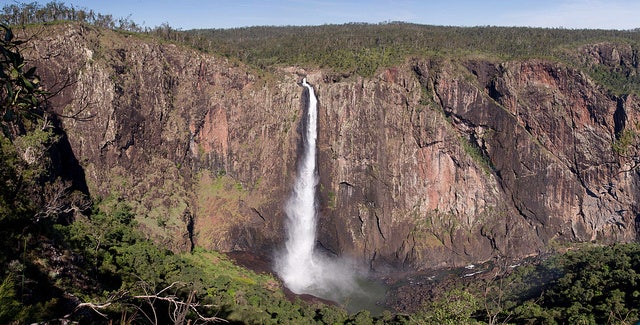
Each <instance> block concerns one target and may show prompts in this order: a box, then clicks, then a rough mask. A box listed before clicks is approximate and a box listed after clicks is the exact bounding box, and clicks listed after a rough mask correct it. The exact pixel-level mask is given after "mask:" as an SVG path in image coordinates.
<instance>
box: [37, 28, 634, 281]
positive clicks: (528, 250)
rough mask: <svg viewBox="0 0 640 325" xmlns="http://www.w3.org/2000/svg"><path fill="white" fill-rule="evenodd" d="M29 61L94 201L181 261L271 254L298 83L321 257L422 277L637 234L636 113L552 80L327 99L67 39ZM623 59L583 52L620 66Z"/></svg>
mask: <svg viewBox="0 0 640 325" xmlns="http://www.w3.org/2000/svg"><path fill="white" fill-rule="evenodd" d="M33 46H34V48H36V49H37V50H38V51H40V53H57V54H56V55H47V56H36V55H35V54H34V56H33V60H35V61H36V62H35V63H36V64H37V65H39V66H40V67H41V68H39V69H40V72H41V73H42V74H43V77H44V79H45V80H44V81H45V82H48V83H49V84H53V83H55V82H56V81H63V80H66V77H67V76H68V77H69V78H70V80H72V81H73V83H71V84H70V85H69V86H68V87H67V88H65V89H64V91H62V93H61V94H60V95H59V96H58V97H57V99H55V100H54V102H53V105H54V106H55V108H56V109H57V110H58V111H59V112H64V113H65V114H67V115H71V114H74V113H77V112H80V114H79V116H83V117H89V118H88V119H86V120H77V119H75V120H74V119H63V123H64V127H65V130H66V132H67V135H68V138H69V142H70V144H71V146H72V149H73V151H74V153H75V155H76V157H77V158H78V160H79V161H80V163H81V165H82V166H83V168H84V171H85V175H86V177H87V183H88V184H89V188H90V191H91V194H92V195H93V196H95V197H99V196H103V197H104V196H108V195H116V196H119V197H122V198H123V199H125V200H127V201H130V202H132V204H133V205H134V210H135V211H136V212H137V215H138V219H139V222H140V224H141V226H142V227H143V228H144V229H145V231H146V232H147V233H148V234H149V236H151V237H152V238H154V239H155V240H156V241H157V242H158V243H162V244H164V245H166V246H167V247H169V248H171V249H174V250H186V249H189V248H190V247H191V245H192V244H195V245H196V246H203V247H207V248H212V249H218V250H222V251H231V250H246V251H252V252H257V253H262V254H269V253H270V252H272V251H273V249H274V248H276V247H278V246H279V245H280V244H281V243H282V242H283V238H284V229H283V226H282V220H283V209H282V206H283V203H284V202H285V201H286V199H287V196H288V193H289V190H290V187H291V184H292V181H293V177H294V176H295V164H296V158H297V151H298V146H299V127H300V125H301V123H300V116H301V115H302V114H301V113H302V105H303V101H302V97H303V95H302V93H303V88H302V87H300V86H299V85H298V84H297V82H299V79H300V77H301V76H302V75H306V76H307V78H308V80H309V82H310V83H312V84H313V85H314V87H315V89H316V93H317V95H318V100H319V109H320V113H319V124H320V125H319V140H318V160H319V163H318V166H319V175H320V186H319V188H318V195H319V197H320V219H319V227H318V231H319V233H318V244H319V246H321V247H324V249H326V250H327V251H329V252H333V253H335V254H340V255H349V256H353V257H356V258H358V259H361V260H362V261H364V262H367V263H370V265H371V266H373V267H378V266H383V265H388V264H391V265H396V266H405V267H410V268H416V269H421V268H430V267H443V266H457V265H464V264H467V263H473V262H478V261H483V260H487V259H490V258H492V257H494V256H496V255H501V256H508V257H514V258H517V257H522V256H527V255H530V254H536V253H538V252H540V251H543V250H544V249H545V247H547V246H548V245H550V244H552V243H553V242H570V241H592V240H596V241H599V242H605V243H606V242H616V241H633V240H636V237H637V225H636V218H637V216H638V213H639V212H640V211H639V210H640V209H639V207H638V204H637V202H638V199H639V197H638V196H639V189H638V185H639V175H638V172H637V170H630V169H631V167H632V165H633V159H631V160H629V159H623V158H621V157H620V156H619V155H618V154H616V152H615V151H614V150H613V147H614V146H613V145H614V143H616V141H617V138H616V137H618V136H619V135H620V134H622V133H623V132H624V130H625V129H626V130H632V131H633V132H636V131H638V130H637V127H638V125H637V124H638V122H639V121H640V120H639V117H638V112H639V110H640V105H639V101H638V98H637V97H635V96H633V95H620V96H614V95H610V94H608V93H607V91H605V90H604V89H603V88H601V87H599V86H598V85H597V84H595V83H594V82H593V81H591V80H590V79H589V77H588V76H586V75H585V74H584V73H582V72H580V71H577V70H573V69H570V68H568V67H566V66H564V65H561V64H559V63H554V62H546V61H541V60H526V61H514V62H494V61H488V60H482V59H464V60H463V59H451V60H447V59H429V58H421V59H414V60H411V61H408V62H406V63H405V64H403V65H401V66H397V67H393V68H388V69H385V70H383V71H379V73H378V74H377V75H376V76H374V77H372V78H360V77H352V78H348V79H345V80H342V81H339V82H334V81H331V80H330V79H331V78H326V76H325V74H324V73H323V71H320V70H314V71H305V70H304V69H302V68H290V69H283V70H281V71H279V72H275V73H269V74H264V73H262V72H260V71H255V70H251V69H248V68H246V67H244V66H242V65H239V64H234V63H232V62H229V61H228V60H226V59H222V58H219V57H216V56H212V55H206V54H202V53H198V52H196V51H194V50H190V49H185V48H180V47H178V46H175V45H171V44H163V43H159V42H157V41H153V40H145V39H142V38H139V37H135V36H126V35H120V34H116V33H113V32H106V31H99V30H95V29H92V28H87V27H80V26H72V25H67V26H57V27H56V28H55V29H53V28H52V29H51V30H50V31H49V32H47V33H42V34H41V35H40V36H39V37H38V39H36V40H34V41H33ZM629 51H630V49H626V48H622V47H617V46H616V45H611V44H599V45H593V46H590V47H585V48H584V49H583V51H582V52H580V53H579V54H577V55H578V57H579V58H580V59H582V60H585V62H591V61H593V62H594V63H593V64H600V63H598V62H604V61H602V60H605V61H606V64H610V65H611V64H614V65H615V64H626V66H627V68H628V67H629V65H631V66H632V62H631V61H629V62H627V61H625V60H626V59H625V58H627V57H628V56H629V55H631V54H629ZM613 52H615V53H617V54H612V53H613ZM34 53H35V52H34ZM616 55H617V57H618V59H615V56H616ZM589 60H591V61H589ZM607 60H608V61H607ZM616 60H617V61H616ZM609 61H611V62H609ZM625 62H626V63H625ZM630 62H631V63H630ZM602 64H605V63H602ZM630 132H631V131H630ZM626 156H630V155H629V154H627V155H626ZM631 156H632V155H631Z"/></svg>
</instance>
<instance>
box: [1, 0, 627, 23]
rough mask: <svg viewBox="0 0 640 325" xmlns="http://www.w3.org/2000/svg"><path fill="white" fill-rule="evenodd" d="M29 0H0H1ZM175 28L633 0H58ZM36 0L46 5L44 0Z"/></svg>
mask: <svg viewBox="0 0 640 325" xmlns="http://www.w3.org/2000/svg"><path fill="white" fill-rule="evenodd" d="M32 1H33V0H0V4H1V5H2V6H4V5H5V4H8V3H15V2H32ZM59 1H60V2H63V3H65V4H66V5H73V6H74V7H81V8H87V9H93V10H94V11H97V12H99V13H103V14H112V15H113V16H114V17H115V18H121V17H122V18H126V17H129V18H130V19H131V20H133V21H134V22H136V23H138V24H141V25H143V26H147V27H156V26H159V25H161V24H163V23H168V24H169V25H170V26H171V27H173V28H176V29H182V30H187V29H194V28H234V27H246V26H265V25H268V26H284V25H322V24H343V23H349V22H365V23H380V22H385V21H403V22H410V23H417V24H427V25H445V26H528V27H550V28H557V27H562V28H571V29H581V28H595V29H635V28H639V27H640V1H638V0H526V1H525V0H395V1H394V0H370V1H365V0H280V1H269V0H66V1H65V0H59ZM37 2H39V3H41V4H46V3H47V2H49V1H40V0H38V1H37Z"/></svg>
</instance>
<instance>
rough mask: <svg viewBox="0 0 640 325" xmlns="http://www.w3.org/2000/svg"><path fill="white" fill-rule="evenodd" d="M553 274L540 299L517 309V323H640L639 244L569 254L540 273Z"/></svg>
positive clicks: (541, 291)
mask: <svg viewBox="0 0 640 325" xmlns="http://www.w3.org/2000/svg"><path fill="white" fill-rule="evenodd" d="M537 272H538V273H539V274H540V273H542V274H554V275H555V277H554V279H553V280H551V281H550V282H549V283H547V284H545V285H543V286H541V287H539V290H540V296H539V297H537V298H535V299H529V300H527V301H525V303H523V304H522V305H521V306H519V307H517V308H515V309H514V319H516V320H522V321H524V320H532V319H535V320H538V321H545V322H546V323H548V324H554V323H556V324H561V323H571V324H577V323H582V324H605V323H634V322H636V321H638V320H640V245H639V244H636V243H633V244H616V245H613V246H599V247H598V246H596V247H589V248H585V249H581V250H577V251H571V252H568V253H566V254H564V255H560V256H557V257H554V258H552V259H549V260H548V261H545V262H544V263H543V264H542V265H541V266H540V268H539V269H538V270H537Z"/></svg>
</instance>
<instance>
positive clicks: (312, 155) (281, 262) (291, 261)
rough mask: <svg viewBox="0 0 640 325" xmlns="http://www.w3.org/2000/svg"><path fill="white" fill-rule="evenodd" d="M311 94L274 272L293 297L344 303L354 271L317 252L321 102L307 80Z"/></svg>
mask: <svg viewBox="0 0 640 325" xmlns="http://www.w3.org/2000/svg"><path fill="white" fill-rule="evenodd" d="M302 85H303V86H304V87H305V88H306V89H307V90H308V93H309V96H308V97H309V101H308V103H307V105H306V106H307V110H306V118H305V121H306V124H305V128H304V129H305V132H304V134H303V142H304V146H303V149H304V150H303V152H302V156H301V159H300V162H299V164H298V170H297V178H296V182H295V184H294V186H293V191H292V193H291V196H290V197H289V200H288V201H287V204H286V206H285V213H286V215H287V220H286V230H287V241H286V243H285V247H284V250H283V251H282V252H280V254H279V255H278V256H276V265H275V269H276V272H277V273H278V275H279V276H280V277H281V278H282V280H283V281H284V284H285V285H286V286H287V287H288V288H289V289H290V290H291V291H293V292H294V293H298V294H303V293H305V294H312V295H315V296H319V297H322V298H325V299H330V300H333V301H337V302H341V301H340V300H343V299H344V298H345V297H346V296H348V295H349V294H350V293H352V292H353V291H354V290H355V288H357V287H358V286H357V284H356V278H355V268H354V267H353V265H352V264H351V263H350V262H348V261H347V260H344V259H341V260H336V259H330V258H328V257H327V256H324V255H323V254H321V253H320V252H317V251H316V250H315V242H316V224H317V216H318V213H317V202H316V195H315V192H316V185H317V184H318V174H317V169H316V139H317V137H318V134H317V119H318V100H317V98H316V96H315V92H314V89H313V87H312V86H311V85H310V84H308V83H307V80H306V78H305V79H303V80H302Z"/></svg>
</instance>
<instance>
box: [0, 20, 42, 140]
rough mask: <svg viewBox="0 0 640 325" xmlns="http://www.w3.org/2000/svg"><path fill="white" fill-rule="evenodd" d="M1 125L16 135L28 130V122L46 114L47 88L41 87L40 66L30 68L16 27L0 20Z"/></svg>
mask: <svg viewBox="0 0 640 325" xmlns="http://www.w3.org/2000/svg"><path fill="white" fill-rule="evenodd" d="M0 33H1V34H2V35H0V118H1V119H0V128H2V133H3V135H4V136H5V137H7V138H9V139H12V138H14V137H15V136H16V135H17V134H21V133H24V132H25V124H26V123H29V122H34V121H35V120H36V119H38V118H40V117H42V116H43V115H44V109H43V107H42V105H43V103H44V102H45V101H46V100H45V99H46V98H45V96H46V91H44V90H43V89H42V88H41V87H40V78H39V77H38V75H37V74H36V68H35V67H31V68H28V69H27V66H26V62H25V59H24V57H23V56H22V54H21V53H20V51H19V46H20V45H21V44H23V43H24V41H21V40H16V39H15V38H14V34H13V31H12V30H11V28H9V27H8V26H6V25H1V24H0Z"/></svg>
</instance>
